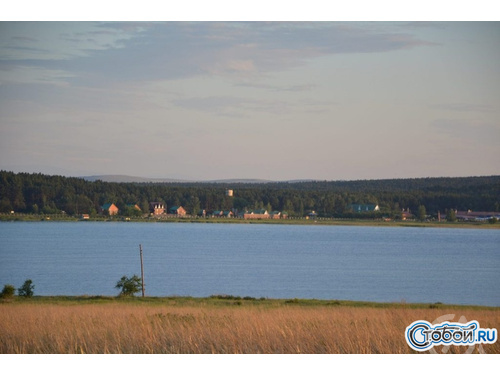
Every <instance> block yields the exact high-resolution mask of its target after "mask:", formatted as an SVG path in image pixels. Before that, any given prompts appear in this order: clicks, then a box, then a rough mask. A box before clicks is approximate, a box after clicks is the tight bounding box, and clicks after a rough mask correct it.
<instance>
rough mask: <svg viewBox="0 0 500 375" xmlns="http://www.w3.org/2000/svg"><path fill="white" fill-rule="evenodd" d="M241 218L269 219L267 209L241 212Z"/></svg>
mask: <svg viewBox="0 0 500 375" xmlns="http://www.w3.org/2000/svg"><path fill="white" fill-rule="evenodd" d="M243 219H269V213H268V212H267V210H254V211H247V212H245V213H244V214H243Z"/></svg>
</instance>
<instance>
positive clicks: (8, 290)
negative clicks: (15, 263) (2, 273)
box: [0, 284, 16, 299]
mask: <svg viewBox="0 0 500 375" xmlns="http://www.w3.org/2000/svg"><path fill="white" fill-rule="evenodd" d="M15 293H16V288H15V287H14V285H10V284H5V285H4V286H3V290H2V293H0V298H3V299H7V298H12V297H14V294H15Z"/></svg>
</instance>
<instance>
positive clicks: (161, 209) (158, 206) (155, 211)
mask: <svg viewBox="0 0 500 375" xmlns="http://www.w3.org/2000/svg"><path fill="white" fill-rule="evenodd" d="M149 212H150V213H151V215H154V216H158V215H163V214H164V213H165V205H164V204H163V203H161V202H149Z"/></svg>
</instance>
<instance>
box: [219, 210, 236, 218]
mask: <svg viewBox="0 0 500 375" xmlns="http://www.w3.org/2000/svg"><path fill="white" fill-rule="evenodd" d="M222 216H224V217H234V214H233V211H231V210H229V211H224V212H223V213H222Z"/></svg>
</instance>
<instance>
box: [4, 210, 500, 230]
mask: <svg viewBox="0 0 500 375" xmlns="http://www.w3.org/2000/svg"><path fill="white" fill-rule="evenodd" d="M0 222H83V223H84V222H92V223H94V222H102V223H105V222H113V223H118V222H124V223H200V224H271V225H322V226H325V225H331V226H365V227H407V228H456V229H500V222H497V223H494V224H491V223H488V222H463V221H458V222H436V221H425V222H420V221H403V220H401V221H395V220H391V221H384V220H374V219H340V218H317V219H306V218H303V219H274V220H273V219H239V218H194V217H177V218H128V217H122V216H120V217H116V218H109V217H108V218H101V217H96V218H90V219H86V220H82V219H79V218H77V217H73V216H66V215H34V214H14V215H12V214H0Z"/></svg>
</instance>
